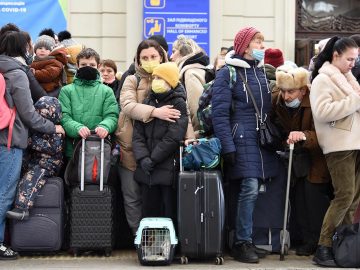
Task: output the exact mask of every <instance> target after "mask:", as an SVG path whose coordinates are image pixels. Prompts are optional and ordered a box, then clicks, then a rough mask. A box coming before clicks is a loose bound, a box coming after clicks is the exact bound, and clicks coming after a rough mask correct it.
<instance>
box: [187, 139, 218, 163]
mask: <svg viewBox="0 0 360 270" xmlns="http://www.w3.org/2000/svg"><path fill="white" fill-rule="evenodd" d="M220 152H221V143H220V140H219V139H218V138H216V137H214V138H211V139H206V138H201V139H198V140H197V144H189V145H188V146H187V147H185V151H184V157H183V158H182V163H183V166H184V168H185V169H186V170H200V169H201V168H205V169H214V168H216V167H217V166H218V165H219V163H220Z"/></svg>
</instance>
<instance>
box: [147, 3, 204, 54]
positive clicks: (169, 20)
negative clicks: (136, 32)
mask: <svg viewBox="0 0 360 270" xmlns="http://www.w3.org/2000/svg"><path fill="white" fill-rule="evenodd" d="M143 1H144V13H143V17H144V25H143V26H144V27H143V28H144V32H143V36H144V39H147V38H149V37H150V36H152V35H163V36H164V38H165V39H166V40H167V42H168V44H169V50H170V52H171V47H172V44H173V42H174V41H175V40H176V39H177V36H178V35H181V34H182V35H185V36H186V37H187V38H191V39H193V40H195V41H196V43H197V44H199V46H200V47H201V48H203V49H204V50H205V51H206V53H207V54H209V0H143Z"/></svg>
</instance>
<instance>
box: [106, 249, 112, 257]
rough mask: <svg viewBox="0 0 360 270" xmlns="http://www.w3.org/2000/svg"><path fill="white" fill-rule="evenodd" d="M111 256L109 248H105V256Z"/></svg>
mask: <svg viewBox="0 0 360 270" xmlns="http://www.w3.org/2000/svg"><path fill="white" fill-rule="evenodd" d="M110 256H111V249H105V257H110Z"/></svg>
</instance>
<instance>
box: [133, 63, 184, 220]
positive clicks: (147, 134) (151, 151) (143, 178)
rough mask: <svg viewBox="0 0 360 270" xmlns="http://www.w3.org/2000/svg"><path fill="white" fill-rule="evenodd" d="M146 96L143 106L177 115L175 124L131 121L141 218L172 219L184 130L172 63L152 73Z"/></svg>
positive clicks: (179, 87) (180, 88)
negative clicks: (173, 111) (167, 107)
mask: <svg viewBox="0 0 360 270" xmlns="http://www.w3.org/2000/svg"><path fill="white" fill-rule="evenodd" d="M152 76H153V78H154V79H153V81H152V85H151V93H150V96H149V97H148V98H147V99H145V101H144V104H147V105H150V106H154V107H162V106H165V105H170V106H172V107H173V108H175V109H177V110H179V111H180V113H181V115H180V118H178V119H176V120H175V122H168V121H166V120H161V119H154V120H153V121H151V122H148V123H144V122H141V121H135V124H134V134H133V150H134V155H135V158H136V161H137V164H138V166H137V168H136V171H135V180H136V181H137V182H138V183H140V186H141V190H142V201H143V204H142V205H143V213H142V214H143V217H159V216H160V217H161V216H163V217H169V218H172V219H173V220H174V219H175V218H176V207H175V206H176V200H174V198H175V197H176V196H175V189H174V188H173V186H174V183H175V182H174V181H175V179H176V174H175V172H176V171H178V167H179V166H178V158H177V156H178V155H177V153H178V149H179V146H180V141H182V140H183V139H184V137H185V133H186V130H187V126H188V120H189V118H188V115H187V110H186V94H185V91H184V88H183V86H182V85H181V83H179V69H178V68H177V66H176V64H175V63H164V64H161V65H159V66H158V67H156V68H155V69H154V72H153V74H152Z"/></svg>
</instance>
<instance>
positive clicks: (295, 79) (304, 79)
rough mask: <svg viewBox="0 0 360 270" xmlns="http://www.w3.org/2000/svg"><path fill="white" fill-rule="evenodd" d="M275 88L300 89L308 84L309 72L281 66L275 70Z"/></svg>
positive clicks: (300, 68)
mask: <svg viewBox="0 0 360 270" xmlns="http://www.w3.org/2000/svg"><path fill="white" fill-rule="evenodd" d="M275 75H276V86H277V87H279V88H281V89H300V88H301V87H303V86H307V85H308V84H309V71H307V70H306V69H304V68H302V67H299V68H294V67H292V66H290V65H283V66H280V67H278V68H277V69H276V73H275Z"/></svg>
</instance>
